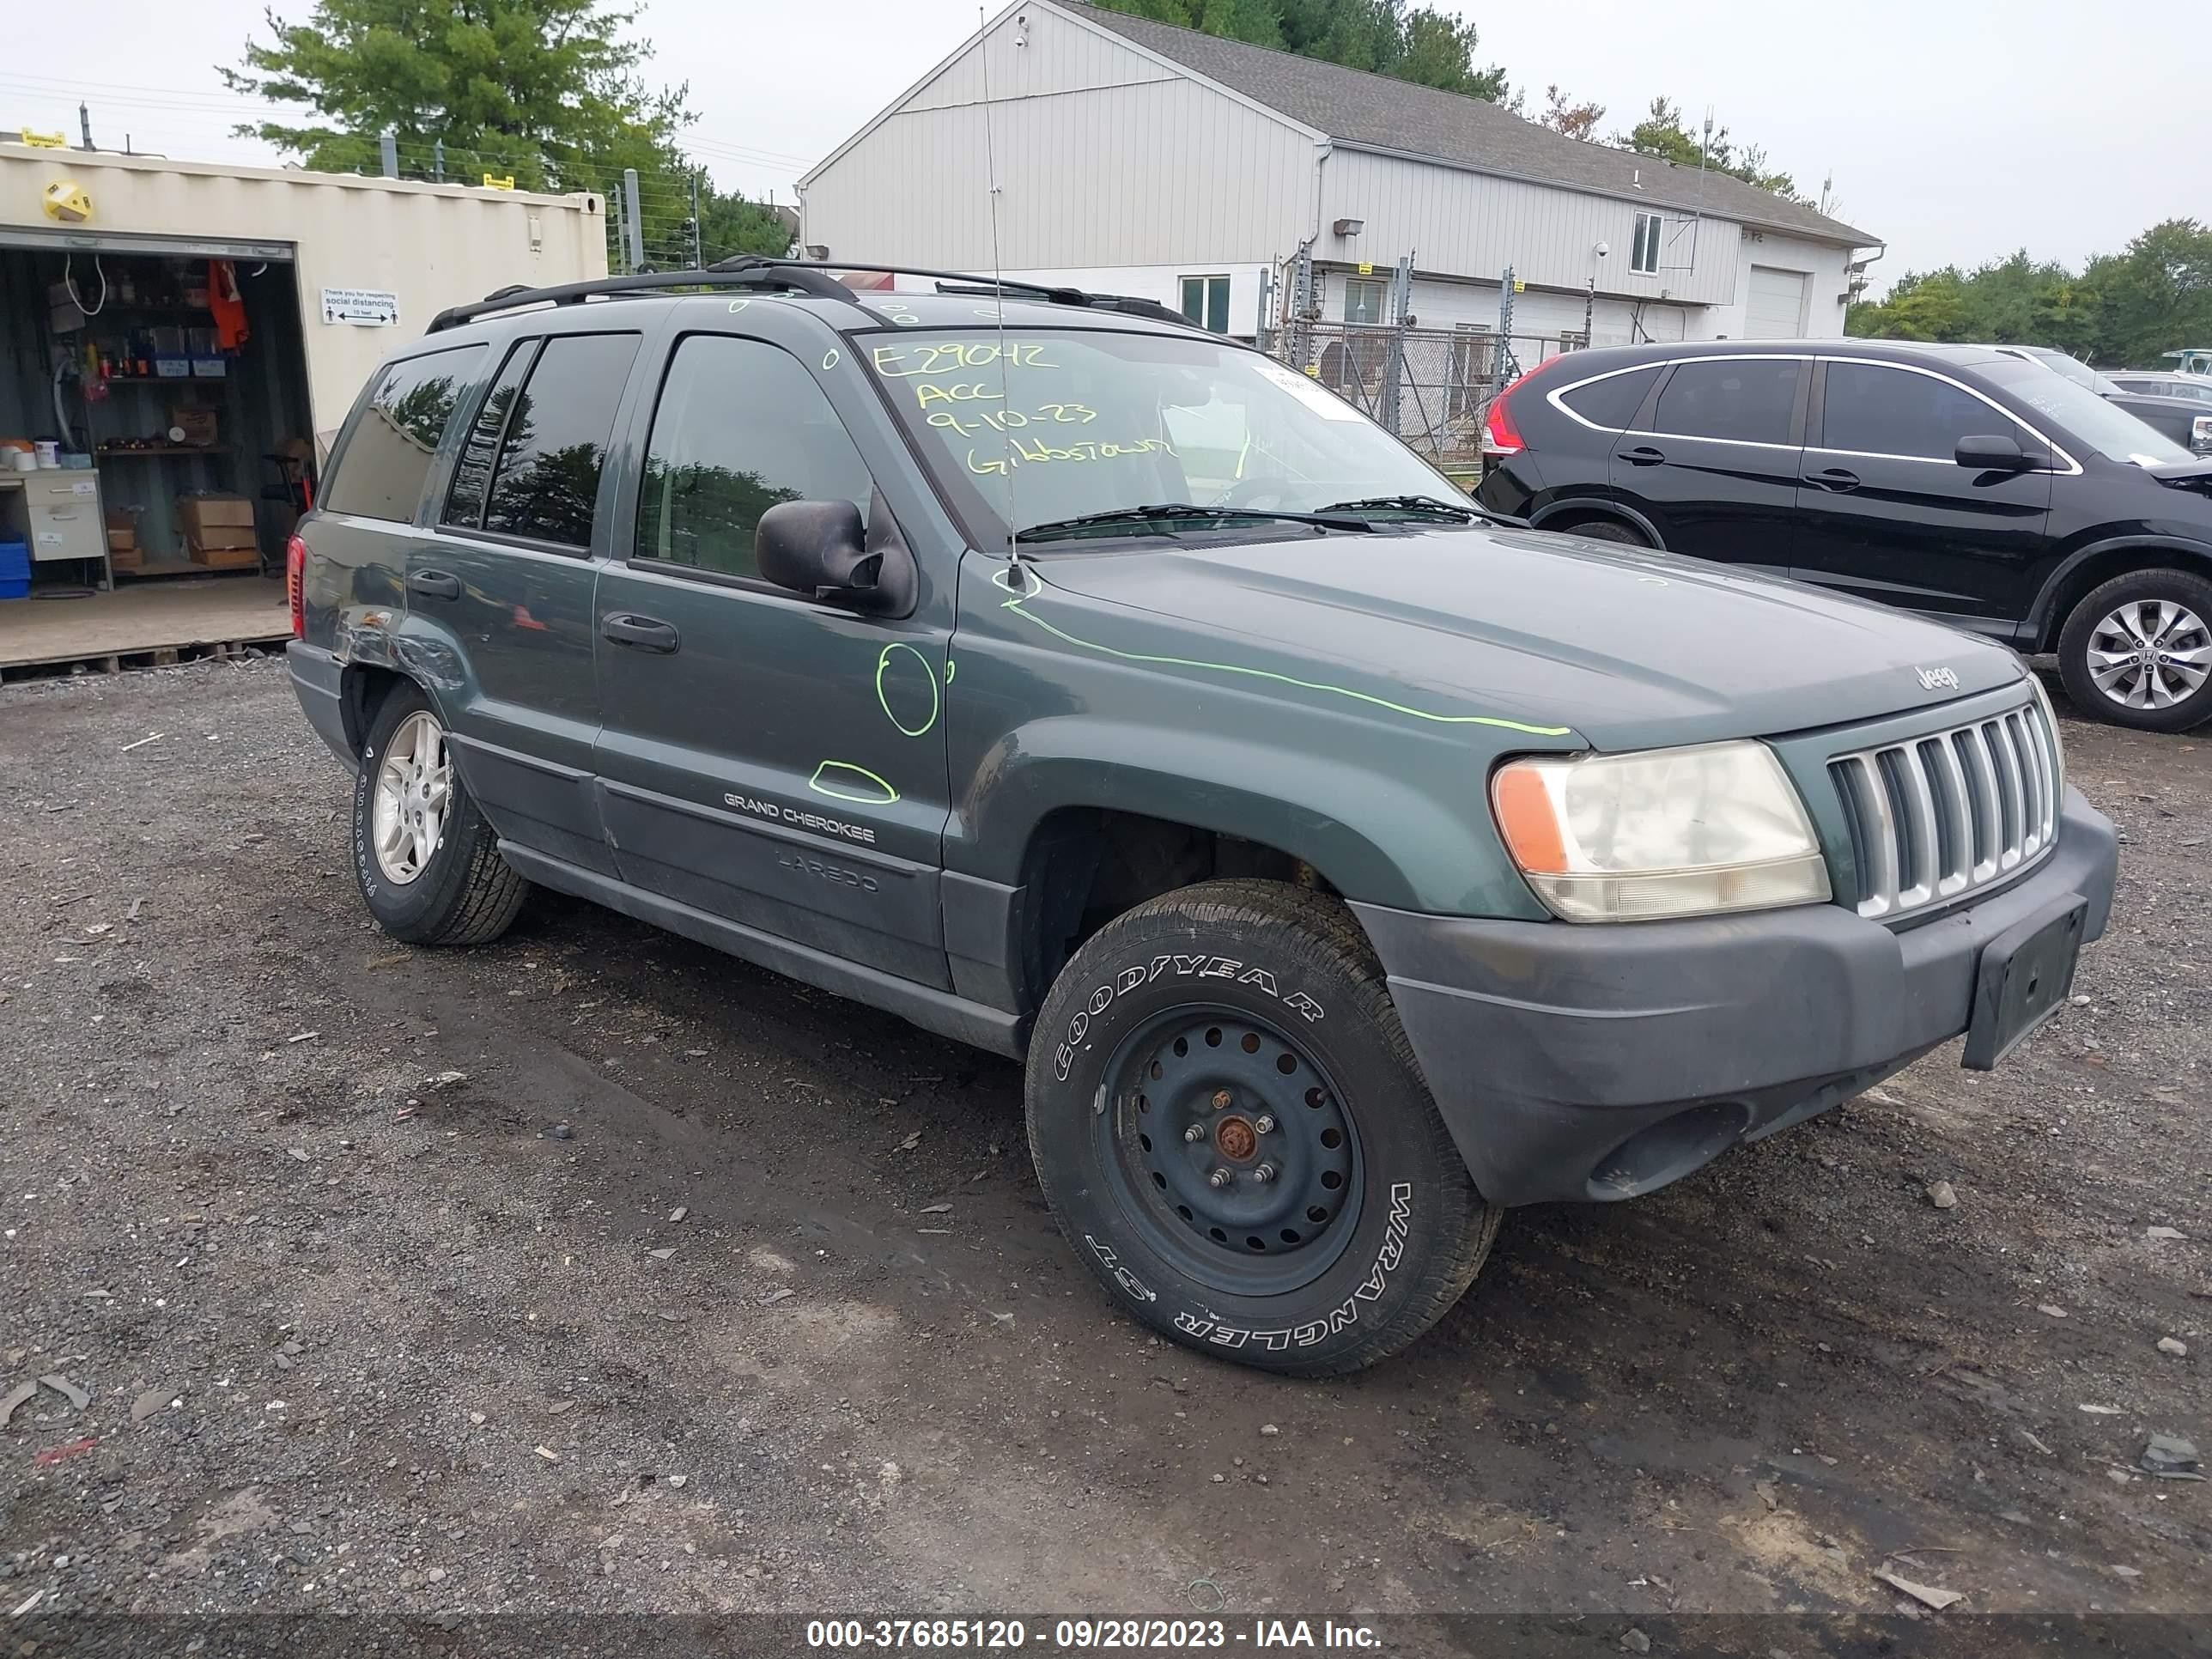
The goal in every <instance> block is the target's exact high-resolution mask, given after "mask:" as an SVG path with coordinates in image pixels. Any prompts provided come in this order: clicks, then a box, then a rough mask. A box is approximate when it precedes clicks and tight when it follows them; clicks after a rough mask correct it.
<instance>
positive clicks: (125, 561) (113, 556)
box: [107, 542, 146, 570]
mask: <svg viewBox="0 0 2212 1659" xmlns="http://www.w3.org/2000/svg"><path fill="white" fill-rule="evenodd" d="M107 562H108V563H109V564H110V565H111V566H112V567H113V568H116V569H118V570H140V569H143V568H145V563H146V556H145V554H143V552H141V551H140V550H139V549H138V545H137V543H135V542H134V543H132V544H131V545H130V546H129V547H118V546H116V545H115V544H113V543H112V542H111V543H110V544H108V549H107Z"/></svg>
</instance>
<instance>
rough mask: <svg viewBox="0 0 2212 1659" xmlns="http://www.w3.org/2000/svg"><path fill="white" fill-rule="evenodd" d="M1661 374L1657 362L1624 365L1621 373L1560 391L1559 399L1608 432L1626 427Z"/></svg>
mask: <svg viewBox="0 0 2212 1659" xmlns="http://www.w3.org/2000/svg"><path fill="white" fill-rule="evenodd" d="M1658 378H1659V366H1658V365H1657V364H1656V363H1654V364H1652V365H1650V367H1649V368H1631V369H1624V370H1623V371H1622V372H1621V373H1620V374H1607V375H1606V376H1604V377H1603V378H1602V379H1600V380H1591V381H1589V382H1587V383H1585V384H1583V385H1582V386H1574V387H1571V388H1570V389H1569V390H1567V391H1565V392H1561V393H1560V394H1559V401H1560V402H1561V403H1563V404H1565V405H1566V406H1567V407H1568V408H1569V409H1571V410H1573V411H1574V412H1575V413H1576V414H1577V415H1578V416H1581V417H1582V418H1583V420H1585V421H1588V422H1589V423H1590V424H1591V425H1592V426H1601V427H1603V428H1605V429H1606V430H1607V431H1608V432H1620V431H1622V430H1624V429H1625V428H1626V427H1627V425H1628V423H1629V422H1631V421H1632V420H1634V419H1635V418H1636V411H1637V410H1639V409H1641V408H1643V407H1644V394H1645V393H1646V392H1650V390H1651V383H1652V382H1653V381H1654V380H1657V379H1658Z"/></svg>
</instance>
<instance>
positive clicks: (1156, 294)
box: [917, 262, 1261, 340]
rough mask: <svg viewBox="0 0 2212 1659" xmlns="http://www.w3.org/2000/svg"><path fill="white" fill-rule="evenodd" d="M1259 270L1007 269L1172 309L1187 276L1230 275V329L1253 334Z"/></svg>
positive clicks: (1028, 279) (1034, 279)
mask: <svg viewBox="0 0 2212 1659" xmlns="http://www.w3.org/2000/svg"><path fill="white" fill-rule="evenodd" d="M1006 275H1007V276H1015V277H1019V278H1020V279H1021V280H1022V281H1023V282H1025V283H1051V284H1053V285H1054V286H1056V287H1066V288H1079V289H1087V290H1088V291H1089V292H1091V293H1093V294H1127V295H1133V296H1134V297H1136V298H1138V299H1139V300H1158V301H1159V302H1160V303H1161V304H1162V305H1164V306H1166V307H1168V308H1169V309H1170V310H1174V311H1180V310H1181V309H1182V279H1183V278H1184V277H1186V276H1226V277H1227V278H1228V279H1229V331H1230V332H1231V334H1234V335H1237V337H1240V338H1243V339H1247V340H1249V339H1250V338H1251V337H1252V335H1253V332H1254V331H1255V328H1256V327H1257V326H1258V324H1259V316H1260V280H1261V266H1260V265H1258V264H1245V265H1237V264H1203V263H1198V264H1192V263H1188V262H1186V263H1184V264H1174V265H1077V266H1067V265H1055V266H1051V267H1048V268H1042V269H1032V270H1013V269H1012V268H1011V267H1010V268H1009V269H1008V270H1007V271H1006ZM917 286H921V285H920V284H917Z"/></svg>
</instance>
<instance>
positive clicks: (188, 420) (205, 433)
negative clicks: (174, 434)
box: [169, 408, 216, 444]
mask: <svg viewBox="0 0 2212 1659" xmlns="http://www.w3.org/2000/svg"><path fill="white" fill-rule="evenodd" d="M169 424H170V425H171V426H173V427H174V428H177V430H178V431H179V432H181V433H183V434H184V440H183V441H185V443H188V444H211V443H213V442H214V441H216V412H215V410H212V409H194V408H177V409H173V410H170V411H169Z"/></svg>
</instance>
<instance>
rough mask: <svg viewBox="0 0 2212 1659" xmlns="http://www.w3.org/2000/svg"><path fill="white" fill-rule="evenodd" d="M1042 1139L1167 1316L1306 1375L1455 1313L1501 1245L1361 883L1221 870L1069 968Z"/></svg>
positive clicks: (1032, 1063) (1144, 1291) (1046, 1076)
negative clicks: (1364, 923) (1357, 887)
mask: <svg viewBox="0 0 2212 1659" xmlns="http://www.w3.org/2000/svg"><path fill="white" fill-rule="evenodd" d="M1027 1094H1028V1115H1029V1133H1030V1152H1031V1153H1032V1155H1033V1156H1034V1157H1035V1158H1036V1168H1037V1176H1038V1179H1039V1181H1040V1182H1042V1185H1043V1188H1044V1191H1045V1195H1046V1197H1047V1198H1048V1200H1050V1201H1051V1204H1052V1207H1053V1213H1054V1215H1055V1216H1056V1217H1057V1218H1058V1219H1059V1222H1060V1230H1061V1231H1062V1232H1063V1233H1065V1234H1066V1237H1067V1241H1068V1243H1069V1245H1070V1246H1071V1247H1072V1248H1073V1249H1074V1251H1075V1253H1076V1254H1077V1255H1079V1257H1081V1259H1082V1260H1083V1261H1084V1263H1085V1265H1086V1266H1087V1267H1089V1268H1090V1269H1091V1272H1092V1273H1095V1274H1096V1275H1097V1278H1098V1279H1099V1282H1100V1283H1101V1284H1103V1285H1104V1286H1105V1287H1106V1290H1107V1292H1108V1294H1109V1296H1111V1297H1113V1298H1114V1300H1115V1301H1116V1302H1117V1303H1119V1304H1121V1306H1122V1307H1123V1308H1124V1309H1126V1310H1127V1311H1128V1312H1129V1313H1131V1314H1133V1315H1134V1316H1136V1317H1137V1318H1138V1319H1139V1320H1140V1321H1142V1322H1144V1323H1145V1324H1146V1325H1149V1326H1151V1327H1152V1328H1153V1329H1154V1330H1157V1331H1158V1332H1159V1333H1160V1334H1162V1335H1164V1336H1168V1337H1171V1338H1173V1339H1174V1340H1176V1341H1178V1342H1181V1343H1183V1344H1185V1345H1186V1346H1190V1347H1194V1348H1198V1349H1201V1350H1203V1351H1205V1352H1209V1353H1216V1354H1220V1355H1222V1356H1224V1357H1225V1358H1231V1359H1235V1360H1237V1361H1240V1362H1242V1363H1243V1364H1249V1365H1255V1366H1258V1367H1260V1368H1261V1369H1263V1370H1274V1371H1283V1372H1287V1373H1290V1374H1291V1375H1294V1376H1330V1375H1335V1374H1339V1373H1341V1372H1346V1371H1352V1370H1358V1369H1359V1368H1360V1367H1362V1366H1364V1365H1370V1364H1374V1363H1375V1362H1376V1360H1378V1359H1381V1358H1384V1357H1386V1356H1387V1355H1389V1354H1392V1353H1395V1352H1397V1351H1398V1350H1399V1349H1401V1348H1402V1347H1404V1346H1406V1345H1407V1343H1409V1342H1411V1341H1412V1340H1413V1339H1414V1338H1415V1337H1417V1336H1419V1335H1420V1334H1421V1333H1422V1332H1424V1331H1425V1330H1427V1329H1428V1328H1429V1327H1430V1326H1431V1325H1433V1324H1434V1323H1435V1322H1437V1320H1438V1319H1439V1318H1441V1317H1442V1316H1443V1314H1444V1312H1445V1310H1448V1309H1449V1308H1450V1306H1451V1305H1452V1304H1454V1303H1455V1302H1456V1301H1457V1300H1458V1299H1459V1297H1460V1294H1461V1292H1462V1291H1464V1290H1466V1288H1467V1286H1468V1282H1469V1281H1470V1280H1472V1279H1474V1275H1475V1273H1476V1272H1477V1271H1478V1270H1479V1269H1480V1267H1481V1266H1482V1262H1483V1258H1484V1257H1485V1256H1486V1255H1488V1254H1489V1253H1490V1246H1491V1242H1492V1239H1494V1238H1495V1237H1497V1233H1498V1222H1499V1220H1500V1219H1501V1218H1502V1217H1503V1214H1504V1212H1503V1211H1501V1210H1498V1209H1497V1208H1495V1207H1494V1206H1490V1205H1486V1204H1485V1203H1484V1202H1483V1200H1481V1198H1480V1196H1479V1195H1478V1194H1476V1192H1475V1190H1474V1182H1472V1181H1470V1180H1469V1179H1468V1173H1467V1166H1466V1164H1464V1163H1463V1162H1462V1159H1461V1158H1460V1155H1459V1153H1458V1152H1457V1150H1456V1149H1455V1147H1454V1146H1453V1145H1452V1142H1451V1137H1450V1135H1449V1133H1447V1131H1446V1130H1445V1128H1444V1125H1443V1120H1442V1119H1440V1118H1439V1117H1438V1116H1437V1109H1436V1106H1435V1103H1433V1102H1432V1101H1431V1098H1430V1096H1429V1091H1428V1088H1427V1085H1425V1083H1424V1082H1423V1081H1422V1079H1421V1073H1420V1069H1419V1066H1418V1065H1417V1064H1416V1063H1415V1061H1414V1059H1413V1048H1412V1046H1411V1045H1410V1044H1409V1043H1408V1042H1407V1040H1406V1034H1405V1030H1404V1029H1403V1028H1402V1027H1401V1025H1400V1024H1399V1023H1398V1016H1397V1012H1396V1010H1395V1008H1393V1007H1392V1006H1391V1003H1390V999H1389V992H1388V990H1387V988H1386V987H1385V984H1384V981H1383V971H1382V969H1381V967H1380V966H1379V965H1378V964H1377V963H1376V961H1375V959H1374V957H1373V955H1372V953H1371V952H1370V951H1369V949H1368V947H1367V942H1366V939H1365V938H1364V935H1363V934H1362V933H1360V932H1359V929H1358V925H1357V924H1356V923H1355V922H1354V921H1352V918H1351V916H1350V915H1348V914H1347V913H1346V911H1345V910H1344V908H1343V907H1342V906H1340V905H1339V904H1337V903H1336V902H1334V901H1333V900H1330V899H1327V898H1325V897H1323V896H1320V895H1318V894H1316V893H1311V892H1308V891H1305V890H1302V889H1299V888H1295V887H1290V886H1285V885H1284V884H1280V883H1275V882H1265V881H1214V882H1206V883H1204V884H1200V885H1198V886H1195V887H1187V888H1184V889H1182V890H1180V891H1178V892H1174V893H1170V894H1167V895H1166V896H1163V897H1161V898H1158V899H1154V900H1152V901H1151V902H1148V903H1146V904H1143V905H1139V907H1138V908H1135V909H1133V910H1131V911H1129V912H1128V913H1127V915H1122V916H1121V917H1119V918H1118V919H1116V920H1115V921H1112V922H1110V923H1109V924H1108V925H1107V926H1106V927H1103V928H1102V929H1100V930H1099V932H1098V933H1097V934H1095V935H1094V936H1092V938H1091V939H1090V940H1089V941H1087V942H1086V943H1085V945H1084V946H1083V948H1082V949H1081V950H1080V951H1077V952H1076V954H1075V956H1074V957H1073V959H1072V960H1071V961H1070V962H1069V963H1068V964H1067V966H1066V969H1063V970H1062V972H1061V973H1060V977H1059V979H1058V980H1057V981H1055V982H1054V986H1053V987H1052V991H1051V993H1050V994H1049V995H1048V996H1047V998H1046V999H1045V1004H1044V1007H1043V1009H1042V1012H1040V1014H1039V1017H1038V1023H1037V1027H1036V1036H1034V1038H1033V1039H1032V1041H1031V1042H1030V1054H1029V1076H1028V1090H1027Z"/></svg>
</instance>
